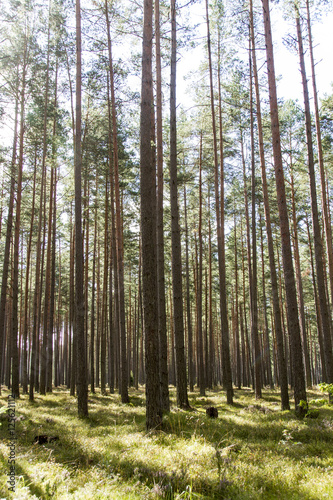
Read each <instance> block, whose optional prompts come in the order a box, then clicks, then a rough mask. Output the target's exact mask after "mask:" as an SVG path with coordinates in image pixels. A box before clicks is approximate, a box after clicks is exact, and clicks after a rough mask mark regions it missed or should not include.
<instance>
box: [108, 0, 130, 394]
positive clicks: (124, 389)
mask: <svg viewBox="0 0 333 500" xmlns="http://www.w3.org/2000/svg"><path fill="white" fill-rule="evenodd" d="M105 15H106V25H107V37H108V56H109V71H110V87H111V105H112V138H113V162H114V188H115V198H116V200H115V201H116V249H117V272H118V293H119V328H120V346H121V349H120V350H121V387H120V393H121V401H122V403H128V402H129V397H128V373H127V354H126V319H125V285H124V249H123V231H122V223H121V204H120V189H119V162H118V138H117V133H118V126H117V113H116V98H115V91H114V71H113V59H112V44H111V35H110V22H109V13H108V4H107V2H105Z"/></svg>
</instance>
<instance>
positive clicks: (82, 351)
mask: <svg viewBox="0 0 333 500" xmlns="http://www.w3.org/2000/svg"><path fill="white" fill-rule="evenodd" d="M76 56H77V59H76V120H75V155H74V165H75V337H76V342H77V345H76V348H77V395H78V414H79V416H80V417H86V416H88V386H87V366H86V339H85V328H84V318H85V314H84V296H83V276H84V260H83V240H82V223H81V221H82V201H81V199H82V186H81V171H82V152H81V113H82V110H81V9H80V0H76Z"/></svg>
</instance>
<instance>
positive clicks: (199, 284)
mask: <svg viewBox="0 0 333 500" xmlns="http://www.w3.org/2000/svg"><path fill="white" fill-rule="evenodd" d="M201 228H202V134H200V150H199V224H198V247H199V248H198V253H199V256H198V257H199V259H198V272H197V287H198V292H197V293H198V295H197V297H198V300H197V304H198V307H197V318H198V348H199V349H198V351H199V359H198V364H199V367H198V368H199V370H198V372H199V373H198V375H199V386H200V396H205V388H206V380H205V366H204V345H203V331H202V230H201Z"/></svg>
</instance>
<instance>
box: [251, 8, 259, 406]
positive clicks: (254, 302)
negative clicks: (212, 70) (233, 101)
mask: <svg viewBox="0 0 333 500" xmlns="http://www.w3.org/2000/svg"><path fill="white" fill-rule="evenodd" d="M252 24H253V13H252V2H251V0H250V30H251V25H252ZM251 31H252V30H251ZM251 38H252V36H251ZM249 43H250V51H251V40H250V41H249ZM249 58H250V61H249V63H250V64H249V65H250V129H251V191H252V192H251V202H252V287H251V290H250V297H251V319H252V321H251V333H252V346H253V358H254V379H255V384H254V385H255V396H256V399H260V398H261V385H262V381H261V368H262V366H261V365H262V359H261V352H260V345H259V334H258V295H257V294H258V291H257V288H258V275H257V230H256V196H255V195H256V192H255V189H256V172H255V158H254V123H253V121H254V120H253V82H252V58H251V52H250V54H249Z"/></svg>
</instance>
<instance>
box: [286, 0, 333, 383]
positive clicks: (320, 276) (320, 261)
mask: <svg viewBox="0 0 333 500" xmlns="http://www.w3.org/2000/svg"><path fill="white" fill-rule="evenodd" d="M295 15H296V30H297V40H298V55H299V61H300V69H301V75H302V85H303V97H304V110H305V127H306V144H307V150H308V169H309V180H310V195H311V211H312V226H313V238H314V250H315V263H316V274H317V285H318V297H319V305H320V314H321V321H322V327H323V338H324V345H325V362H326V374H327V378H328V382H329V383H332V382H333V359H332V338H331V331H330V330H331V329H330V317H329V308H328V301H327V295H326V287H325V275H324V255H323V242H322V238H321V229H320V224H319V215H318V203H317V189H316V177H315V169H314V156H313V145H312V130H311V112H310V101H309V93H308V83H307V79H306V72H305V62H304V51H303V40H302V31H301V23H300V18H299V12H298V8H297V7H296V6H295Z"/></svg>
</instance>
